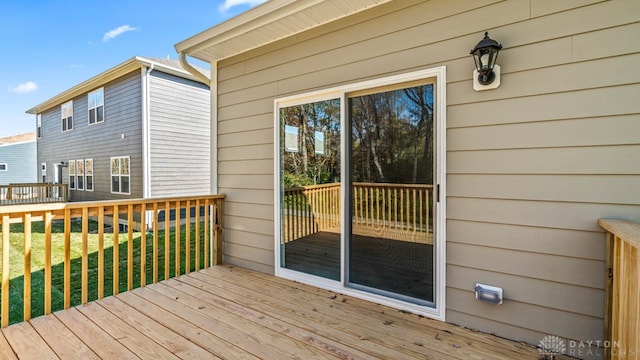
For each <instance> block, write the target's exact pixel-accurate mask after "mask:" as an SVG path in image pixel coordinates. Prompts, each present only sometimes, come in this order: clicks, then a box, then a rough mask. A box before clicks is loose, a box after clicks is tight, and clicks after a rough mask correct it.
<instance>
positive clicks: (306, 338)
mask: <svg viewBox="0 0 640 360" xmlns="http://www.w3.org/2000/svg"><path fill="white" fill-rule="evenodd" d="M184 278H185V279H188V278H189V277H184ZM193 280H195V279H193ZM195 281H197V280H195ZM197 282H199V281H197ZM199 283H200V284H201V282H199ZM160 285H162V286H167V287H170V288H172V289H179V290H180V291H182V292H184V293H186V294H189V295H190V296H192V297H193V298H196V299H198V300H199V301H204V302H205V303H206V304H207V306H208V308H209V309H210V310H209V311H208V312H210V314H211V315H213V316H217V314H218V313H220V312H225V311H228V312H230V313H233V314H236V315H237V316H240V317H242V318H244V319H246V320H249V321H252V322H254V323H256V324H259V325H261V326H264V327H267V328H269V329H271V330H273V331H276V332H278V333H279V334H281V335H285V336H288V337H290V338H292V339H295V340H296V341H301V342H303V343H305V344H310V345H312V346H314V347H316V348H318V349H321V350H323V351H327V352H329V353H332V354H333V355H334V356H336V357H338V358H343V359H344V358H349V359H366V358H371V356H370V354H367V353H365V352H363V351H358V350H356V349H353V348H351V347H349V346H346V345H344V344H342V343H339V342H337V341H334V340H331V339H329V338H326V337H323V336H319V335H318V334H317V333H313V332H311V331H307V330H305V329H303V328H300V327H297V326H295V325H292V324H289V323H287V322H285V321H282V320H280V319H279V318H277V317H275V316H272V315H270V314H268V313H262V312H259V311H255V310H253V309H250V308H248V307H245V306H243V305H242V304H239V303H237V302H235V301H231V300H228V299H226V298H223V297H220V296H217V295H214V294H212V293H211V292H208V291H206V290H204V289H203V287H202V286H198V284H197V283H196V284H195V285H190V284H189V283H187V282H184V283H183V282H181V281H178V280H173V279H171V280H169V281H167V283H166V284H160ZM183 300H184V299H183V298H181V299H180V301H183ZM194 305H195V304H194ZM211 309H212V310H211Z"/></svg>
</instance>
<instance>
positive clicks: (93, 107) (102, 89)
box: [87, 87, 105, 126]
mask: <svg viewBox="0 0 640 360" xmlns="http://www.w3.org/2000/svg"><path fill="white" fill-rule="evenodd" d="M97 93H99V94H100V95H101V96H100V100H101V101H100V105H97V104H96V105H94V106H91V95H92V94H97ZM100 107H102V120H100V121H98V118H97V117H98V115H97V113H98V110H97V109H98V108H100ZM94 109H95V110H96V119H95V121H93V122H91V120H92V119H91V110H94ZM104 120H105V116H104V87H101V88H99V89H96V90H94V91H91V92H90V93H88V94H87V123H88V124H89V126H93V125H98V124H102V123H104Z"/></svg>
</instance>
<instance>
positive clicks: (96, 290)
mask: <svg viewBox="0 0 640 360" xmlns="http://www.w3.org/2000/svg"><path fill="white" fill-rule="evenodd" d="M224 198H225V197H224V195H206V196H191V197H176V198H162V199H160V198H158V199H137V200H122V201H95V202H78V203H66V204H39V205H13V206H0V226H1V230H2V232H1V237H2V243H1V246H2V247H1V254H2V256H1V260H2V262H1V267H0V268H1V270H0V276H1V278H2V291H1V297H0V303H1V304H0V325H1V326H2V327H6V326H8V325H9V323H10V309H13V308H15V307H16V306H19V304H12V301H15V300H16V299H23V300H24V301H22V302H23V305H22V306H23V311H22V313H23V314H22V316H21V318H19V319H18V320H15V321H14V319H15V317H16V315H15V314H14V313H13V311H12V313H11V317H12V322H19V321H23V320H24V321H26V320H29V319H30V318H31V317H32V309H31V306H32V304H33V303H34V299H32V295H33V292H37V293H38V294H42V296H41V297H42V302H43V303H42V304H41V305H42V306H43V308H44V310H43V311H42V313H43V314H49V313H51V312H52V311H56V310H61V309H67V308H69V307H70V306H74V305H77V304H78V303H82V304H85V303H87V302H88V301H89V296H90V294H89V292H90V289H91V292H92V294H91V297H92V299H100V298H103V297H104V296H107V295H108V294H117V293H118V292H120V291H126V290H131V289H133V288H134V287H139V286H145V285H146V284H150V283H155V282H158V281H159V280H164V279H167V278H169V277H173V276H178V275H180V274H184V273H188V272H190V271H194V270H199V269H202V268H206V267H209V266H210V265H216V264H219V263H221V262H222V215H223V214H222V207H223V201H224ZM136 224H137V225H138V226H139V228H140V229H142V231H140V232H135V237H134V228H135V227H136ZM36 227H37V228H38V230H37V231H38V233H37V235H36V233H35V228H36ZM121 229H122V230H121ZM145 229H146V230H145ZM147 230H149V231H151V232H149V231H147ZM12 231H13V233H12ZM120 231H122V234H120ZM36 238H38V239H40V240H36ZM36 241H41V242H44V244H42V243H40V244H36ZM120 243H123V246H124V243H126V249H120ZM89 244H91V245H92V248H96V250H95V251H93V252H92V253H90V252H89ZM72 245H73V246H72ZM16 250H17V251H19V252H20V253H21V254H20V255H19V256H18V257H15V256H14V257H12V256H11V255H12V254H11V252H14V251H16ZM121 250H122V251H121ZM134 250H135V252H134ZM56 252H57V253H56ZM72 253H76V254H77V253H79V256H76V257H75V258H74V257H72V256H71V254H72ZM54 258H56V259H62V261H61V262H59V263H54V261H53V260H52V259H54ZM17 259H20V260H22V263H23V264H24V267H23V270H21V269H19V268H18V271H17V270H16V269H15V268H16V266H15V265H16V264H12V263H11V261H14V262H18V261H17ZM36 263H37V264H40V265H41V268H42V269H41V270H40V271H37V273H38V275H37V277H38V279H40V278H43V279H44V280H43V281H38V284H35V282H32V273H35V272H34V267H33V266H32V265H33V264H36ZM12 265H13V269H12ZM90 265H91V266H92V268H90ZM18 266H19V265H18ZM72 269H73V273H72ZM120 270H122V271H123V272H125V273H124V274H122V275H121V274H120ZM16 272H19V274H18V275H19V276H14V275H16V274H15V273H16ZM54 273H55V274H57V275H56V277H55V280H56V281H58V282H60V283H62V282H61V281H59V280H60V279H59V278H60V277H63V278H64V279H63V284H59V286H58V285H56V290H57V291H52V276H53V275H54ZM61 274H62V275H61ZM12 276H14V277H13V278H12ZM34 276H35V275H34ZM78 278H79V281H78ZM14 282H15V283H16V284H18V285H19V283H22V289H21V290H22V294H16V293H15V289H13V288H15V287H16V286H18V285H16V284H13V285H12V283H14ZM90 283H91V286H90ZM10 285H12V286H13V288H11V292H10ZM72 288H73V289H75V291H78V290H79V293H80V294H79V295H78V294H77V293H75V292H74V293H73V294H72V290H73V289H72ZM19 290H20V289H19ZM19 290H18V291H19ZM59 293H61V295H59ZM72 295H73V296H74V299H78V300H75V301H73V302H72ZM56 297H57V298H56ZM60 297H61V299H60ZM37 315H40V314H37Z"/></svg>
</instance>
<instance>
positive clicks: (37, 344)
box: [3, 322, 58, 360]
mask: <svg viewBox="0 0 640 360" xmlns="http://www.w3.org/2000/svg"><path fill="white" fill-rule="evenodd" d="M3 333H4V336H5V337H6V338H7V342H8V343H9V344H10V345H11V348H13V351H14V353H16V354H18V358H19V359H24V360H30V359H33V360H44V359H58V356H56V354H55V353H54V352H53V350H52V349H51V348H50V347H49V345H48V344H47V343H46V342H45V341H44V340H43V339H42V338H41V337H40V336H38V332H37V331H36V330H35V329H34V328H33V327H32V326H31V324H30V323H28V322H23V323H19V324H14V325H11V326H9V327H7V328H6V329H3Z"/></svg>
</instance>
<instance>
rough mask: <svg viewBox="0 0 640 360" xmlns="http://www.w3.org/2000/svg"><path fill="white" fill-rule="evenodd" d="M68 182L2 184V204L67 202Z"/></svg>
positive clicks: (0, 198)
mask: <svg viewBox="0 0 640 360" xmlns="http://www.w3.org/2000/svg"><path fill="white" fill-rule="evenodd" d="M68 200H69V190H68V187H67V184H45V183H29V184H9V185H0V205H18V204H41V203H55V202H67V201H68Z"/></svg>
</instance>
